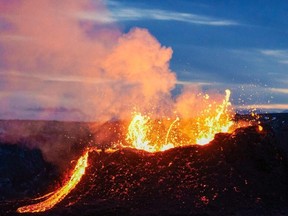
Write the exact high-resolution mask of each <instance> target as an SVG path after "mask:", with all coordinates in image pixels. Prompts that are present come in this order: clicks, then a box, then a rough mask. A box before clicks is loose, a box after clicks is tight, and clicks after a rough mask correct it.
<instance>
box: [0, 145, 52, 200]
mask: <svg viewBox="0 0 288 216" xmlns="http://www.w3.org/2000/svg"><path fill="white" fill-rule="evenodd" d="M55 174H56V168H55V167H53V166H52V165H51V164H49V163H47V162H45V161H44V159H43V157H42V153H41V151H40V150H39V149H29V148H27V147H24V146H21V145H12V144H5V143H1V144H0V200H7V199H15V198H20V197H27V196H35V195H36V194H37V193H41V192H43V191H44V190H46V189H47V187H48V186H49V184H51V183H52V179H55Z"/></svg>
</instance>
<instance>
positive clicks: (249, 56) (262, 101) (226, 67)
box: [108, 0, 288, 111]
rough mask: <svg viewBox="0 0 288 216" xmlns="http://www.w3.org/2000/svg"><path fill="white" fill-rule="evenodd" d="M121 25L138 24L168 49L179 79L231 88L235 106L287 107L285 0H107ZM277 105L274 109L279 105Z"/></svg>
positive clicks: (180, 80)
mask: <svg viewBox="0 0 288 216" xmlns="http://www.w3.org/2000/svg"><path fill="white" fill-rule="evenodd" d="M108 5H109V8H110V10H111V13H112V18H113V20H115V21H116V20H117V22H118V23H120V24H121V27H122V28H123V29H124V31H127V30H128V29H130V28H131V27H133V26H140V27H143V28H147V29H149V31H150V32H151V33H152V34H153V35H154V36H155V37H156V38H157V39H158V40H159V41H160V42H161V44H164V45H166V46H170V47H171V48H172V49H173V57H172V60H171V68H172V70H173V71H175V72H176V74H177V78H178V80H179V83H182V84H185V83H186V82H188V83H189V82H192V83H199V84H201V85H202V86H203V88H204V89H205V88H216V89H225V88H229V89H231V90H232V92H233V95H232V96H233V98H232V100H233V103H234V104H235V105H237V106H239V107H242V106H241V105H244V107H247V106H248V105H253V106H255V107H258V108H262V109H268V110H273V111H276V110H278V109H281V110H286V109H288V13H287V11H288V2H287V1H272V0H255V1H246V0H244V1H243V0H233V1H232V0H230V1H229V0H226V1H225V0H222V1H211V0H210V1H207V0H206V1H205V0H204V1H203V0H198V1H197V0H178V1H172V0H167V1H166V0H165V1H164V0H163V1H162V0H151V1H149V3H148V2H147V1H141V0H136V1H135V0H133V1H132V0H124V1H116V0H115V1H108ZM278 111H279V110H278Z"/></svg>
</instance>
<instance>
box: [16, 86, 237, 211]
mask: <svg viewBox="0 0 288 216" xmlns="http://www.w3.org/2000/svg"><path fill="white" fill-rule="evenodd" d="M205 97H206V99H207V100H208V99H209V96H208V95H205ZM229 97H230V90H226V96H225V99H224V100H223V101H222V103H211V104H209V106H207V108H206V109H204V110H203V111H202V112H201V115H199V116H198V117H197V118H196V119H193V120H191V119H190V120H189V121H188V120H183V119H181V118H179V117H178V116H177V115H176V117H175V118H170V117H167V118H164V119H158V120H156V119H152V118H151V117H149V116H148V115H142V114H141V113H134V116H133V118H132V120H131V122H130V124H129V126H128V128H127V133H126V139H125V140H126V142H127V144H128V146H129V147H132V148H135V149H140V150H144V151H147V152H152V153H153V152H158V151H165V150H168V149H171V148H174V147H179V146H184V145H191V144H199V145H204V144H207V143H209V142H210V141H211V140H213V138H214V135H215V134H216V133H220V132H230V131H231V130H232V126H233V125H234V129H235V128H236V127H237V125H236V127H235V124H234V122H233V121H232V120H231V119H232V118H231V112H230V111H229V106H230V105H231V103H230V102H229ZM119 142H120V140H119ZM120 143H121V142H120ZM122 147H127V145H123V144H122ZM91 150H92V151H97V149H96V148H95V149H91ZM91 150H89V149H88V150H87V151H86V152H85V153H84V154H83V155H82V156H81V157H80V158H79V159H78V162H77V164H76V166H75V168H74V170H73V171H72V174H71V177H70V179H69V180H68V181H67V182H66V183H64V185H63V187H61V188H59V189H58V190H56V191H55V192H53V193H51V194H48V195H47V196H46V195H45V196H43V197H41V199H43V198H46V200H44V201H42V202H39V203H36V204H32V205H27V206H23V207H20V208H18V209H17V211H18V212H20V213H25V212H43V211H46V210H49V209H51V208H53V207H54V206H55V205H56V204H57V203H59V202H60V201H61V200H63V199H64V198H65V197H66V196H67V195H68V194H69V193H70V192H71V191H72V190H73V189H74V188H75V187H76V185H77V184H78V183H79V182H80V180H81V178H82V176H83V175H84V174H85V169H86V167H87V166H88V163H87V160H88V154H89V151H91ZM47 197H48V198H47ZM37 200H38V199H37Z"/></svg>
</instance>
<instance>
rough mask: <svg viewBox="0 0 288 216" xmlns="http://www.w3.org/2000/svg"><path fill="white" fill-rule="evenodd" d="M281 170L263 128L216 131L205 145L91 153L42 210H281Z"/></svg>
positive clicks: (287, 175) (282, 159) (283, 164)
mask: <svg viewBox="0 0 288 216" xmlns="http://www.w3.org/2000/svg"><path fill="white" fill-rule="evenodd" d="M287 171H288V169H287V158H286V155H285V153H284V152H283V151H281V149H279V148H278V146H277V143H276V138H275V135H274V133H273V132H272V130H271V129H270V128H269V127H264V128H263V130H261V131H259V128H258V127H257V126H252V127H247V128H241V129H237V130H236V131H235V132H234V133H232V134H224V133H220V134H217V135H216V137H215V139H214V140H213V141H212V142H210V143H209V144H208V145H205V146H199V145H191V146H186V147H178V148H173V149H170V150H167V151H164V152H156V153H148V152H145V151H141V150H135V149H129V148H123V149H120V150H116V151H114V152H108V151H107V152H105V151H98V152H97V151H91V152H90V153H89V159H88V167H87V169H86V172H85V175H84V176H83V177H82V179H81V181H80V183H79V184H78V185H77V187H76V188H75V189H74V190H73V191H72V192H71V193H70V194H69V195H68V196H67V197H66V198H65V199H64V200H63V201H62V202H61V203H59V204H57V205H56V206H55V207H54V208H53V209H51V210H49V211H47V212H46V213H44V214H47V215H59V214H61V215H68V214H69V215H79V214H81V215H92V214H93V215H94V214H95V215H96V214H97V215H115V214H117V215H175V214H177V215H194V214H201V213H206V214H212V215H215V214H236V213H237V214H245V215H247V214H255V213H257V214H264V213H267V212H270V213H271V212H272V213H273V212H274V213H281V212H282V211H285V206H287V202H288V197H287V194H288V185H287V180H288V172H287ZM279 209H280V210H279ZM283 209H284V210H283ZM275 211H276V212H275Z"/></svg>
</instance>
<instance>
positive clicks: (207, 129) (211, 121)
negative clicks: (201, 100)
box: [196, 89, 234, 145]
mask: <svg viewBox="0 0 288 216" xmlns="http://www.w3.org/2000/svg"><path fill="white" fill-rule="evenodd" d="M225 92H226V96H225V99H224V100H223V102H222V104H219V105H216V108H215V109H212V108H211V107H212V106H209V107H208V108H207V109H206V110H204V111H203V115H201V116H200V117H198V118H197V126H198V131H199V132H198V136H197V137H196V144H199V145H205V144H207V143H209V142H210V141H212V140H213V139H214V135H215V134H216V133H220V132H225V133H226V132H229V129H230V128H231V126H232V125H233V124H234V123H233V121H232V120H231V115H230V114H229V110H228V108H229V106H231V103H230V101H229V99H230V95H231V92H230V90H228V89H227V90H226V91H225Z"/></svg>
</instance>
